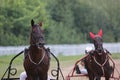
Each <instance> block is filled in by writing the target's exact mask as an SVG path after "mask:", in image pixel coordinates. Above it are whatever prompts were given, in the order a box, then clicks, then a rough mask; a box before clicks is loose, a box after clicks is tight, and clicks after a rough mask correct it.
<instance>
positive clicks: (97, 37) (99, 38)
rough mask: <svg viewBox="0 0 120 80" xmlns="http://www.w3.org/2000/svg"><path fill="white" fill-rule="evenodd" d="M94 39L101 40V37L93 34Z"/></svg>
mask: <svg viewBox="0 0 120 80" xmlns="http://www.w3.org/2000/svg"><path fill="white" fill-rule="evenodd" d="M94 39H95V40H102V37H100V36H99V35H95V38H94Z"/></svg>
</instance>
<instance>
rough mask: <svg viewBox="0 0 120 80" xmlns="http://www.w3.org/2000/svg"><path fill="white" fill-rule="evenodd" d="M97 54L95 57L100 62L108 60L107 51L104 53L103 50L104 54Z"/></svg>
mask: <svg viewBox="0 0 120 80" xmlns="http://www.w3.org/2000/svg"><path fill="white" fill-rule="evenodd" d="M95 54H96V55H95V58H96V60H97V61H98V62H99V63H101V64H102V63H104V62H105V60H106V53H104V52H103V54H102V55H98V54H97V53H95Z"/></svg>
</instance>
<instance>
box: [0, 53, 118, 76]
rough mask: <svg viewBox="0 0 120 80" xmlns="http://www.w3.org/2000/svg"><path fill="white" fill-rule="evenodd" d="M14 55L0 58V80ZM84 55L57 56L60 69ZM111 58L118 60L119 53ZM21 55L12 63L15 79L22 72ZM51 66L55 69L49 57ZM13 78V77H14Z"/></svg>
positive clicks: (53, 62)
mask: <svg viewBox="0 0 120 80" xmlns="http://www.w3.org/2000/svg"><path fill="white" fill-rule="evenodd" d="M14 56H15V55H4V56H0V78H1V77H2V76H3V73H4V72H5V70H6V69H7V67H8V65H9V62H10V60H11V59H12V58H13V57H14ZM83 56H84V55H76V56H62V55H60V56H58V59H59V62H60V66H61V67H62V68H65V67H68V66H71V65H74V63H75V62H76V61H77V60H79V59H80V58H81V57H83ZM112 58H113V59H120V53H116V54H112ZM23 59H24V57H23V55H20V56H18V57H17V58H16V59H15V60H14V62H13V66H14V67H16V68H17V69H18V73H17V75H16V76H17V77H18V76H19V74H20V73H21V72H22V71H24V68H23ZM51 66H52V67H55V66H56V61H55V59H54V58H53V57H51ZM16 76H15V77H16Z"/></svg>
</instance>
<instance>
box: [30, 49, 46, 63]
mask: <svg viewBox="0 0 120 80" xmlns="http://www.w3.org/2000/svg"><path fill="white" fill-rule="evenodd" d="M42 52H43V50H42ZM28 57H29V60H30V62H31V63H33V64H34V65H39V64H40V63H41V62H42V61H43V59H44V57H45V51H44V52H43V56H42V58H41V59H40V61H39V62H38V63H36V62H34V61H33V60H32V59H31V56H30V54H28Z"/></svg>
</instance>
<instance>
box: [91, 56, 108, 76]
mask: <svg viewBox="0 0 120 80" xmlns="http://www.w3.org/2000/svg"><path fill="white" fill-rule="evenodd" d="M107 57H108V56H106V59H105V61H104V63H103V64H100V63H99V62H98V61H97V60H96V58H95V56H93V59H94V61H95V62H96V63H97V64H98V65H99V66H100V67H101V69H102V72H103V76H104V75H105V71H104V68H103V66H104V65H105V64H106V62H107V61H108V59H107Z"/></svg>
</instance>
